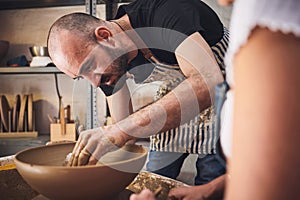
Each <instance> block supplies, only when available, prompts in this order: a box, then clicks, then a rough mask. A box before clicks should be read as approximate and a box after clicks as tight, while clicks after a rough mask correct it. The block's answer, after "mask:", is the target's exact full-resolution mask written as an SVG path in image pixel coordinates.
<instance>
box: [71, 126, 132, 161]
mask: <svg viewBox="0 0 300 200" xmlns="http://www.w3.org/2000/svg"><path fill="white" fill-rule="evenodd" d="M130 139H132V138H131V137H130V136H128V135H127V134H125V133H123V132H121V131H120V129H118V128H117V127H114V126H113V125H111V126H104V127H99V128H95V129H90V130H86V131H83V132H81V133H80V135H79V138H78V140H77V142H76V145H75V147H74V149H73V151H72V156H71V159H70V160H69V163H68V165H69V166H81V165H87V164H88V165H95V164H96V163H97V162H98V160H99V159H100V158H101V157H102V156H103V155H104V154H106V153H108V152H111V151H114V150H117V149H118V148H121V147H122V146H123V145H124V144H125V143H126V142H127V141H129V140H130Z"/></svg>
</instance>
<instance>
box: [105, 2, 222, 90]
mask: <svg viewBox="0 0 300 200" xmlns="http://www.w3.org/2000/svg"><path fill="white" fill-rule="evenodd" d="M125 14H127V15H128V16H129V20H130V23H131V26H132V27H133V28H134V29H135V30H136V32H137V33H138V34H139V36H140V37H141V39H142V40H143V41H144V43H145V44H146V45H147V46H148V47H149V49H150V50H151V52H152V54H153V55H154V56H155V57H156V58H158V59H159V60H160V61H162V62H164V63H168V64H177V60H176V57H175V54H174V52H175V50H176V48H177V47H178V46H179V45H180V44H181V42H182V41H183V40H184V39H186V38H187V37H188V36H189V35H191V34H193V33H195V32H199V33H200V34H201V36H202V37H203V38H204V39H205V41H206V42H207V43H208V44H209V45H210V46H213V45H215V44H216V43H217V42H218V41H220V40H221V38H222V36H223V24H222V23H221V21H220V19H219V17H218V16H217V14H216V13H215V12H214V11H213V10H212V9H211V8H210V7H209V6H208V5H206V4H205V3H204V2H202V1H200V0H136V1H134V2H132V3H130V4H127V5H122V6H120V7H119V9H118V12H117V15H116V17H115V19H118V18H120V17H122V16H123V15H125ZM147 27H151V28H147ZM145 63H147V61H146V60H145V59H144V58H143V55H142V54H141V52H139V54H138V56H137V57H136V58H135V59H134V60H133V61H132V62H131V63H129V67H128V69H132V68H133V67H135V66H137V65H143V64H145ZM140 70H142V69H140ZM133 71H136V72H137V73H136V74H135V77H138V76H139V70H138V69H135V70H133ZM148 71H149V70H148ZM150 71H151V70H150ZM141 74H143V75H145V74H147V73H141ZM143 78H144V77H142V78H138V79H139V80H140V81H141V80H142V79H143ZM102 89H104V88H102ZM104 92H105V93H106V94H107V95H109V93H111V92H106V91H104Z"/></svg>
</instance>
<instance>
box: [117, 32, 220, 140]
mask: <svg viewBox="0 0 300 200" xmlns="http://www.w3.org/2000/svg"><path fill="white" fill-rule="evenodd" d="M175 54H176V58H177V60H178V64H179V66H180V68H181V70H182V72H183V73H184V75H185V76H186V77H187V79H186V80H185V81H183V82H182V83H180V84H179V85H178V86H177V87H176V88H175V89H173V90H172V91H171V92H169V93H168V94H167V95H165V96H164V97H163V98H161V99H160V100H158V101H156V102H154V103H153V104H151V105H149V106H146V107H145V108H143V109H141V110H139V111H138V112H135V113H133V114H132V115H130V116H129V117H127V118H126V119H124V120H122V121H120V122H118V123H117V125H118V126H119V128H120V129H121V131H122V132H123V133H126V134H129V135H132V136H135V137H148V136H150V135H152V134H155V133H158V132H160V131H166V130H169V129H172V128H175V127H178V126H179V125H180V124H183V123H185V122H187V121H188V120H190V119H192V118H193V117H194V116H196V115H197V114H199V112H201V111H202V110H204V109H205V108H207V107H208V106H210V105H211V104H212V100H213V97H214V87H215V85H216V84H218V83H220V82H222V81H223V76H222V73H221V71H220V69H219V67H218V65H217V63H216V61H215V58H214V57H213V55H212V52H211V50H210V47H209V46H208V44H207V43H206V42H205V40H204V39H203V38H202V36H201V35H200V34H199V33H198V32H197V33H194V34H192V35H191V36H189V37H188V38H187V39H186V40H184V41H183V42H182V44H181V45H180V46H179V47H178V48H177V49H176V51H175Z"/></svg>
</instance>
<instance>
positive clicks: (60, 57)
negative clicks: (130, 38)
mask: <svg viewBox="0 0 300 200" xmlns="http://www.w3.org/2000/svg"><path fill="white" fill-rule="evenodd" d="M48 48H49V53H50V56H51V58H52V61H53V63H54V64H55V65H56V66H57V67H58V68H59V69H60V70H61V71H62V72H64V73H65V74H67V75H68V76H70V77H71V78H79V77H80V78H84V79H86V80H88V81H89V82H90V83H91V84H92V85H93V86H94V87H99V86H100V85H101V84H104V85H110V86H114V85H115V84H116V83H117V81H118V80H119V79H120V77H121V76H122V75H124V74H125V69H126V67H125V66H126V65H127V57H126V55H121V51H120V52H119V51H118V50H117V49H110V48H109V47H103V46H101V45H99V44H95V45H94V46H91V45H90V46H87V45H85V43H84V42H83V41H82V40H80V39H79V38H78V37H76V36H74V35H71V34H69V33H67V32H62V33H60V35H59V37H58V38H57V39H56V40H55V41H52V42H51V41H50V42H49V47H48Z"/></svg>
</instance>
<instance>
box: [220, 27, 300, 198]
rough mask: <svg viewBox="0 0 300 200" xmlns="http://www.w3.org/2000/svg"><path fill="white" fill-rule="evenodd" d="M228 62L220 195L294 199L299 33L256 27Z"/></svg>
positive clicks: (299, 139)
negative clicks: (228, 126) (225, 163)
mask: <svg viewBox="0 0 300 200" xmlns="http://www.w3.org/2000/svg"><path fill="white" fill-rule="evenodd" d="M234 66H235V68H234V69H235V71H234V72H235V88H233V89H234V91H235V100H234V101H235V105H234V126H233V127H234V128H233V129H234V133H233V154H232V159H231V160H230V162H229V174H230V176H231V179H230V180H229V181H228V185H227V186H228V191H227V192H226V193H227V195H226V197H227V198H226V199H229V200H240V199H243V200H247V199H249V200H253V199H255V200H266V199H272V200H276V199H278V200H279V199H280V200H282V199H300V190H299V184H298V181H299V180H300V156H299V148H300V101H299V100H300V77H299V74H300V38H297V37H295V36H294V35H292V34H283V33H281V32H272V31H270V30H269V29H266V28H259V27H257V28H255V29H254V30H253V32H252V34H251V36H250V38H249V41H248V42H247V44H246V45H245V46H244V47H242V48H241V49H240V51H239V53H238V54H237V55H236V57H235V60H234Z"/></svg>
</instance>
